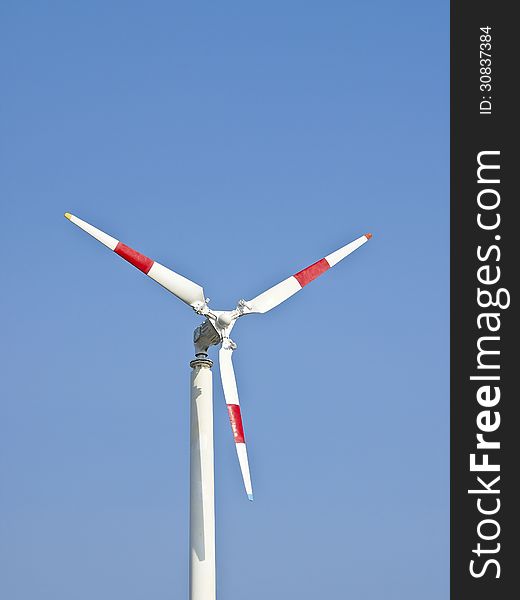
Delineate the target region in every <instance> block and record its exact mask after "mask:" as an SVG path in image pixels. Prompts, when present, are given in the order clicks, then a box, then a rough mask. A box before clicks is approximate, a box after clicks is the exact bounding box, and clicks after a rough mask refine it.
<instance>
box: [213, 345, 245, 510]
mask: <svg viewBox="0 0 520 600" xmlns="http://www.w3.org/2000/svg"><path fill="white" fill-rule="evenodd" d="M232 354H233V349H232V348H224V347H223V346H222V347H221V348H220V350H219V354H218V357H219V364H220V377H221V379H222V387H223V388H224V397H225V399H226V404H227V409H228V414H229V420H230V422H231V429H232V430H233V437H234V438H235V446H236V450H237V455H238V462H239V463H240V470H241V471H242V479H243V480H244V487H245V488H246V494H247V497H248V498H249V500H253V488H252V485H251V474H250V472H249V461H248V460H247V449H246V441H245V437H244V428H243V426H242V414H241V412H240V402H239V400H238V390H237V382H236V379H235V371H234V369H233V361H232V358H231V357H232Z"/></svg>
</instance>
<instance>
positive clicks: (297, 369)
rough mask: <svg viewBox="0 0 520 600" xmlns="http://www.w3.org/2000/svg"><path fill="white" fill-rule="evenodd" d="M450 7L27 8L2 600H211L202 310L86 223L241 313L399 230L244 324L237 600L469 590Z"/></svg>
mask: <svg viewBox="0 0 520 600" xmlns="http://www.w3.org/2000/svg"><path fill="white" fill-rule="evenodd" d="M448 11H449V7H448V2H444V1H443V2H427V3H426V2H421V3H417V2H412V1H404V2H398V3H395V2H394V3H389V2H384V1H382V0H380V1H372V2H366V1H365V2H362V1H355V2H353V1H350V2H340V1H333V2H328V3H323V2H296V1H287V2H281V3H280V2H272V1H263V2H248V3H242V2H236V1H235V2H227V1H223V2H218V3H215V2H206V1H202V2H194V3H185V2H184V3H181V2H166V1H165V2H155V1H152V2H146V3H144V2H122V1H121V2H100V1H92V0H90V1H89V2H66V1H62V2H52V1H51V2H45V3H40V2H15V1H14V0H13V1H4V2H2V6H1V8H0V69H1V72H0V73H1V84H2V93H1V98H0V104H1V111H0V140H1V141H0V143H1V156H0V170H1V178H0V199H1V213H0V219H1V221H0V222H1V226H2V234H1V238H0V245H1V248H0V250H1V255H2V258H3V273H2V294H1V297H0V302H1V318H2V325H1V336H0V338H1V342H0V344H1V355H0V361H1V365H2V371H3V374H2V377H1V379H0V386H1V387H0V390H1V402H0V487H1V491H0V565H1V566H0V571H1V573H0V596H1V597H2V598H5V600H34V599H35V598H37V599H38V600H70V599H71V598H73V599H74V600H92V599H93V598H95V599H96V600H113V599H114V598H125V600H143V599H147V600H148V599H150V598H153V599H154V600H167V599H172V598H175V599H176V598H185V597H186V594H187V581H188V579H187V565H188V563H187V560H188V555H187V544H188V478H189V471H188V458H189V456H188V454H189V441H188V436H189V428H188V422H189V366H188V362H189V360H190V358H191V356H192V345H191V339H192V331H193V329H194V327H195V326H196V325H197V323H198V322H199V319H198V318H197V317H196V315H194V314H192V313H190V311H189V310H188V309H187V308H186V307H185V306H184V305H183V304H182V303H181V302H179V301H178V300H176V299H175V298H174V297H173V296H171V295H170V294H168V293H167V292H165V291H164V290H163V289H162V288H160V287H159V286H157V285H156V284H154V283H153V282H152V281H150V280H149V279H147V278H146V277H145V276H143V275H142V274H141V273H139V272H137V271H136V270H135V269H133V268H132V267H131V266H129V265H128V264H126V263H124V261H122V260H121V259H120V258H119V257H117V256H115V255H113V254H110V252H109V251H108V250H106V249H105V248H104V247H102V246H101V245H100V244H98V243H96V242H95V241H94V240H92V239H91V238H89V237H88V236H87V235H85V234H84V233H83V232H81V231H80V230H78V229H77V228H75V227H74V226H73V225H71V224H70V223H69V222H68V221H66V220H65V219H64V218H63V216H62V215H63V213H64V212H65V211H70V212H72V213H74V214H77V215H78V216H80V217H82V218H84V219H86V220H88V221H90V222H91V223H93V224H95V225H97V226H98V227H100V228H102V229H104V230H105V231H107V232H108V233H110V234H112V235H114V236H115V237H117V238H119V239H121V240H123V241H124V242H126V243H127V244H129V245H131V246H133V247H135V248H137V249H138V250H140V251H142V252H143V253H145V254H147V255H149V256H151V257H152V258H155V259H157V260H159V261H160V262H162V263H164V264H166V265H168V266H171V267H172V268H174V269H176V270H178V271H179V272H180V273H182V274H185V275H187V276H190V277H192V278H193V279H194V280H195V281H197V282H200V283H202V284H203V285H204V287H205V290H206V293H207V295H208V296H209V297H210V298H211V300H212V306H213V307H214V308H232V307H233V306H234V305H235V302H236V300H238V299H239V298H242V297H245V298H251V297H253V296H254V295H256V294H257V293H259V292H260V291H263V290H264V289H265V288H267V287H269V286H270V285H272V284H274V283H276V282H278V281H279V280H281V279H283V278H285V277H286V276H288V275H290V274H291V273H294V272H295V271H297V270H299V269H301V268H303V267H305V266H307V265H308V264H310V263H311V262H314V261H315V260H317V259H319V258H321V257H322V256H323V255H325V254H327V253H329V252H330V251H332V250H334V249H336V248H337V247H339V246H341V245H343V244H345V243H347V242H349V241H351V240H352V239H354V238H356V237H358V236H359V235H361V234H363V233H365V232H367V231H371V232H372V233H373V234H374V238H373V239H372V240H371V242H370V243H369V244H367V245H366V246H364V247H363V248H362V249H361V250H359V251H358V252H356V253H355V254H354V255H353V256H352V257H351V258H350V259H347V260H346V261H344V262H342V263H340V265H339V266H338V267H336V268H335V269H334V270H332V271H329V272H328V273H326V274H325V275H324V276H323V277H321V278H320V279H319V280H318V281H317V282H314V283H313V284H312V285H310V286H309V287H307V288H306V289H305V290H304V291H303V292H302V293H300V294H298V295H297V296H295V297H294V298H292V299H291V300H290V301H288V302H286V303H285V304H284V305H282V306H280V307H278V308H277V309H275V310H273V311H272V312H271V313H269V315H267V316H263V317H262V316H254V317H250V318H247V319H243V320H241V321H240V322H239V324H238V326H237V327H236V329H235V331H234V334H235V335H234V336H233V337H234V339H235V340H236V342H237V343H238V345H239V350H238V352H237V353H235V358H236V360H235V364H236V369H237V377H238V384H239V390H240V394H241V401H242V407H243V414H244V423H245V428H246V436H247V438H248V443H249V453H250V461H251V470H252V475H253V482H254V486H255V502H254V503H253V504H251V503H249V502H248V501H247V499H246V496H245V494H244V491H243V488H242V482H241V477H240V470H239V467H238V463H237V460H236V456H235V449H234V444H233V441H232V436H231V432H230V427H229V422H228V419H227V414H226V409H225V404H224V400H223V397H222V391H221V387H220V381H219V379H218V371H217V369H216V368H215V369H214V375H215V377H214V379H215V444H216V469H217V478H216V503H217V515H218V524H217V527H218V531H217V537H218V550H219V554H218V589H219V597H220V598H222V599H224V598H225V599H226V600H243V599H244V598H248V600H264V599H265V598H272V599H277V598H280V599H287V598H298V599H299V600H315V599H317V598H352V599H355V600H381V599H382V598H384V599H385V600H418V599H421V600H439V599H442V598H447V597H448V563H449V543H448V533H449V531H448V508H449V507H448V359H449V356H448V308H449V305H448V176H449V174H448V161H449V154H448V152H449V146H448V133H449V131H448V126H449V120H448V118H449V117H448V109H449V105H448V81H449V80H448V58H449V56H448V33H449V30H448V27H449V22H448V17H449V12H448ZM215 358H216V357H215ZM216 366H217V365H215V367H216Z"/></svg>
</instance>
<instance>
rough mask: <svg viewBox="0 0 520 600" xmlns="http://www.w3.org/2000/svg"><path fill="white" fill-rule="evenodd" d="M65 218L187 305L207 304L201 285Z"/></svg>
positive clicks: (195, 306) (67, 215)
mask: <svg viewBox="0 0 520 600" xmlns="http://www.w3.org/2000/svg"><path fill="white" fill-rule="evenodd" d="M65 217H66V218H67V219H69V221H71V222H72V223H74V225H77V226H78V227H79V228H80V229H83V231H86V232H87V233H88V234H90V235H91V236H92V237H94V238H96V240H98V241H99V242H101V243H102V244H104V245H105V246H106V247H107V248H110V250H112V251H113V252H115V253H116V254H119V256H121V258H124V259H125V260H126V261H128V262H129V263H130V264H132V265H134V267H137V268H138V269H139V270H140V271H142V272H143V273H145V274H146V275H148V277H150V278H151V279H153V280H154V281H156V282H157V283H159V284H161V285H162V286H163V287H164V288H166V289H167V290H168V291H169V292H171V293H172V294H173V295H174V296H177V298H179V299H180V300H182V301H183V302H186V304H189V305H190V306H191V307H193V308H200V307H201V306H203V305H204V304H205V303H206V301H205V298H204V290H203V289H202V287H201V286H200V285H197V284H196V283H193V281H190V280H189V279H186V277H183V276H182V275H179V274H178V273H175V272H174V271H172V270H171V269H168V268H167V267H164V266H163V265H161V264H160V263H158V262H155V261H154V260H152V259H151V258H148V257H147V256H145V255H144V254H141V253H140V252H137V251H136V250H133V249H132V248H130V247H129V246H126V245H125V244H123V243H122V242H120V241H119V240H116V239H115V238H113V237H112V236H110V235H108V234H106V233H104V232H103V231H101V230H100V229H97V228H96V227H94V226H93V225H90V223H87V222H86V221H82V220H81V219H79V218H78V217H75V216H74V215H71V214H70V213H65Z"/></svg>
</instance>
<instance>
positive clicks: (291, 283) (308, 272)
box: [246, 233, 372, 313]
mask: <svg viewBox="0 0 520 600" xmlns="http://www.w3.org/2000/svg"><path fill="white" fill-rule="evenodd" d="M371 237H372V234H371V233H367V234H365V235H362V236H361V237H359V238H358V239H357V240H354V241H353V242H350V244H347V245H346V246H343V247H342V248H340V249H339V250H336V251H335V252H332V254H328V255H327V256H326V257H325V258H322V259H320V260H319V261H317V262H315V263H314V264H312V265H311V266H310V267H307V268H305V269H303V270H302V271H299V272H298V273H296V274H295V275H291V277H288V278H287V279H284V280H283V281H281V282H280V283H278V284H277V285H275V286H273V287H272V288H270V289H268V290H267V291H265V292H263V293H262V294H260V295H259V296H256V297H255V298H253V300H248V301H246V306H248V307H249V308H250V311H249V312H253V313H265V312H267V311H268V310H271V309H272V308H274V307H275V306H278V305H279V304H281V303H282V302H284V301H285V300H287V298H290V297H291V296H293V295H294V294H296V292H299V291H300V290H301V289H302V288H303V287H305V286H306V285H307V284H308V283H310V282H311V281H313V280H314V279H316V277H319V276H320V275H321V274H322V273H325V271H327V270H328V269H330V267H333V266H334V265H336V264H337V263H339V261H340V260H343V259H344V258H345V257H347V256H348V255H349V254H351V253H352V252H354V250H357V249H358V248H359V247H360V246H362V245H363V244H365V243H366V242H368V240H369V239H370V238H371Z"/></svg>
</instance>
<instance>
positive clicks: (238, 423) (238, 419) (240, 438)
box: [227, 404, 245, 444]
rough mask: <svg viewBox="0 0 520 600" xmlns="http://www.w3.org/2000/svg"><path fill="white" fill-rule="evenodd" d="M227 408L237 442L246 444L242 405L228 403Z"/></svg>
mask: <svg viewBox="0 0 520 600" xmlns="http://www.w3.org/2000/svg"><path fill="white" fill-rule="evenodd" d="M227 409H228V413H229V420H230V422H231V429H232V430H233V437H234V438H235V444H244V443H245V438H244V428H243V426H242V414H241V412H240V406H239V405H238V404H228V405H227Z"/></svg>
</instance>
